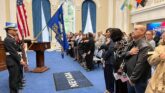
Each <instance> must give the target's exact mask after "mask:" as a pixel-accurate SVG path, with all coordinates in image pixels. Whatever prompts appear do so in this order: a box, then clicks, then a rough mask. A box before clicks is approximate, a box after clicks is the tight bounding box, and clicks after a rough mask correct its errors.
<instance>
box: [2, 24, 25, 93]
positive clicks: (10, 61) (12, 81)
mask: <svg viewBox="0 0 165 93" xmlns="http://www.w3.org/2000/svg"><path fill="white" fill-rule="evenodd" d="M5 30H6V33H7V37H6V38H5V40H4V45H5V49H6V65H7V69H8V72H9V88H10V93H18V90H19V84H20V75H21V74H20V66H21V65H25V62H24V61H23V60H22V58H21V56H20V53H19V52H18V48H19V46H18V45H17V43H16V40H15V38H14V37H15V36H16V35H17V25H16V24H14V23H9V22H7V23H6V27H5Z"/></svg>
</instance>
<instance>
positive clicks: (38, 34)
mask: <svg viewBox="0 0 165 93" xmlns="http://www.w3.org/2000/svg"><path fill="white" fill-rule="evenodd" d="M46 27H47V24H46V26H45V27H44V28H43V29H42V30H41V31H40V32H39V33H38V34H37V36H36V37H35V39H38V37H39V36H40V35H41V33H42V32H43V31H44V29H45V28H46ZM33 44H34V43H31V44H30V46H29V47H28V50H29V49H30V48H31V47H32V45H33Z"/></svg>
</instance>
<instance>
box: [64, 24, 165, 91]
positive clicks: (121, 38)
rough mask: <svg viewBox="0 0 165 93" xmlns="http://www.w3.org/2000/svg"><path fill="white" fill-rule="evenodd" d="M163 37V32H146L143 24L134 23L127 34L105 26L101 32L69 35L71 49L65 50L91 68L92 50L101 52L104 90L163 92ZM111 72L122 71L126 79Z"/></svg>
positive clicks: (164, 54) (118, 72)
mask: <svg viewBox="0 0 165 93" xmlns="http://www.w3.org/2000/svg"><path fill="white" fill-rule="evenodd" d="M164 37H165V32H163V33H162V37H158V36H156V34H155V32H154V31H147V30H146V26H144V25H135V27H134V31H133V32H132V33H130V34H129V36H127V35H126V34H125V33H124V32H122V31H121V30H120V29H118V28H108V29H107V30H106V31H105V33H104V34H103V32H98V34H97V35H95V34H92V33H88V34H83V33H82V32H81V31H80V32H79V33H75V34H73V33H70V34H69V35H68V41H69V44H70V48H69V50H68V51H67V53H68V54H70V55H71V56H72V57H74V58H75V60H77V61H78V62H80V64H82V65H83V66H84V67H85V69H86V70H87V71H91V70H93V69H94V63H93V62H94V59H93V57H94V56H96V54H95V51H100V50H102V51H103V52H102V56H101V57H100V59H101V63H102V64H103V70H104V77H105V85H106V91H105V93H164V92H165V83H164V82H165V79H164V78H165V76H164V75H165V70H163V69H164V65H165V64H164V60H165V53H164V52H165V50H164V42H165V38H164ZM155 47H156V49H155ZM151 51H152V52H151ZM153 51H154V52H153ZM84 64H85V65H84ZM114 73H117V74H118V75H123V73H124V75H125V76H126V77H127V80H126V81H125V82H123V81H122V80H121V79H116V77H115V75H114ZM157 76H158V78H156V77H157ZM156 79H157V80H156ZM154 80H156V82H154Z"/></svg>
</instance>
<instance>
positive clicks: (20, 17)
mask: <svg viewBox="0 0 165 93" xmlns="http://www.w3.org/2000/svg"><path fill="white" fill-rule="evenodd" d="M17 24H18V30H19V31H18V32H19V34H18V35H19V38H22V37H23V36H24V37H27V36H29V35H30V33H29V28H28V24H27V16H26V10H25V5H24V4H23V0H17Z"/></svg>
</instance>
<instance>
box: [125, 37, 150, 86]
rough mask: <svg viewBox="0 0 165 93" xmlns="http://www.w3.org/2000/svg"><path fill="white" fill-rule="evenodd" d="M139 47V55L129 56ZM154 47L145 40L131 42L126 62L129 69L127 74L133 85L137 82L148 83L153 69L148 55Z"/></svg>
mask: <svg viewBox="0 0 165 93" xmlns="http://www.w3.org/2000/svg"><path fill="white" fill-rule="evenodd" d="M133 47H138V48H139V52H138V54H137V55H129V54H128V52H129V51H130V50H131V49H132V48H133ZM151 50H152V47H151V46H150V45H149V44H148V43H147V42H146V41H145V39H140V40H138V41H136V42H131V43H130V44H129V45H128V49H127V53H126V57H125V62H126V68H127V74H128V76H129V77H130V80H131V81H132V82H133V83H136V82H137V81H141V82H143V81H146V80H147V79H148V78H149V77H150V74H151V71H150V70H151V68H150V65H149V63H148V62H147V58H148V56H147V53H148V51H151Z"/></svg>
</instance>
